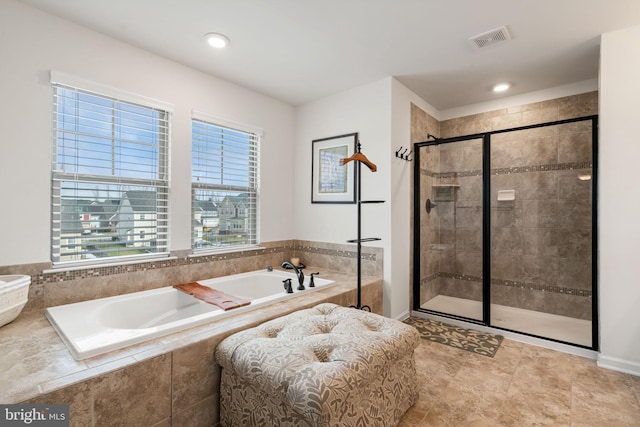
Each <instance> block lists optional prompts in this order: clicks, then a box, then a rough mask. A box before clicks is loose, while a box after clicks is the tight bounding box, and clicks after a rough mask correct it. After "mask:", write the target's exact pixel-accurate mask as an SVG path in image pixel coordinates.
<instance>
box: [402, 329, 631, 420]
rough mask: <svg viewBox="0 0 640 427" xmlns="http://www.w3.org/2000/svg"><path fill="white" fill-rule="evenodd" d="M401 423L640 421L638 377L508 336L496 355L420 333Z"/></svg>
mask: <svg viewBox="0 0 640 427" xmlns="http://www.w3.org/2000/svg"><path fill="white" fill-rule="evenodd" d="M416 367H417V374H418V377H419V382H418V384H419V387H420V398H419V400H418V402H417V403H416V405H414V406H413V407H412V408H411V409H410V410H409V411H408V412H407V413H406V414H405V416H404V417H403V418H402V420H401V423H400V424H399V426H400V427H425V426H455V427H458V426H465V427H466V426H478V427H484V426H495V427H510V426H514V427H522V426H554V427H557V426H560V427H561V426H567V427H569V426H570V427H581V426H585V427H586V426H594V427H601V426H611V427H618V426H635V427H640V377H634V376H631V375H626V374H622V373H619V372H614V371H611V370H607V369H603V368H599V367H598V366H597V365H596V363H595V361H593V360H591V359H586V358H583V357H579V356H574V355H569V354H566V353H560V352H557V351H553V350H549V349H544V348H540V347H536V346H532V345H527V344H523V343H520V342H516V341H511V340H508V339H505V340H504V341H503V342H502V344H501V346H500V349H499V350H498V352H497V353H496V355H495V356H494V357H493V358H490V357H486V356H481V355H477V354H474V353H470V352H467V351H464V350H460V349H456V348H452V347H448V346H446V345H443V344H439V343H435V342H430V341H426V340H423V341H421V343H420V345H419V346H418V348H417V349H416Z"/></svg>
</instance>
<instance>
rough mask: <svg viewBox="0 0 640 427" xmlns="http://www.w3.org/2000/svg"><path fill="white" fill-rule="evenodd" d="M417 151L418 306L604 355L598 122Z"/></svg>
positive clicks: (424, 145) (443, 142)
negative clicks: (597, 262)
mask: <svg viewBox="0 0 640 427" xmlns="http://www.w3.org/2000/svg"><path fill="white" fill-rule="evenodd" d="M414 153H415V170H414V183H415V184H414V192H415V193H414V292H413V309H414V310H415V311H417V312H425V313H430V314H436V315H439V316H445V317H452V318H456V319H459V320H465V321H469V322H474V323H478V324H482V325H487V326H491V327H494V328H501V329H505V330H510V331H514V332H518V333H523V334H528V335H532V336H536V337H541V338H545V339H550V340H554V341H558V342H563V343H568V344H572V345H576V346H581V347H585V348H590V349H597V346H598V340H597V310H596V307H597V304H596V301H595V296H596V290H595V283H596V281H595V277H596V271H595V266H596V265H595V259H596V258H595V251H596V236H597V233H596V206H597V205H596V191H595V189H596V185H595V182H596V177H597V175H596V172H597V171H596V165H597V163H596V156H597V116H589V117H584V118H579V119H571V120H563V121H558V122H553V123H546V124H541V125H533V126H528V127H522V128H516V129H509V130H501V131H494V132H488V133H483V134H476V135H471V136H463V137H456V138H448V139H437V140H434V141H425V142H421V143H417V144H415V147H414Z"/></svg>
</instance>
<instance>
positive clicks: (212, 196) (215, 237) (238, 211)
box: [191, 112, 261, 251]
mask: <svg viewBox="0 0 640 427" xmlns="http://www.w3.org/2000/svg"><path fill="white" fill-rule="evenodd" d="M260 134H261V131H259V130H256V129H252V128H250V127H248V126H243V125H237V124H233V123H228V122H226V121H224V120H221V119H217V118H215V117H210V116H207V115H205V114H204V113H195V112H194V118H193V120H192V153H191V173H192V181H191V187H192V214H193V215H192V223H193V229H192V231H193V232H192V247H193V249H194V251H195V250H211V249H228V248H237V247H243V246H253V245H256V244H257V243H258V241H257V231H256V228H257V200H258V143H259V141H260Z"/></svg>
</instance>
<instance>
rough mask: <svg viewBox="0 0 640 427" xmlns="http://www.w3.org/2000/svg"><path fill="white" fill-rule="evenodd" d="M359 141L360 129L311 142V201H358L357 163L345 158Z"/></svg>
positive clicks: (352, 202) (353, 150)
mask: <svg viewBox="0 0 640 427" xmlns="http://www.w3.org/2000/svg"><path fill="white" fill-rule="evenodd" d="M357 143H358V133H357V132H354V133H347V134H344V135H338V136H331V137H328V138H322V139H314V140H313V141H311V146H312V154H311V203H351V204H354V203H356V191H355V185H356V179H355V173H356V171H355V168H354V166H353V164H354V162H349V163H347V164H346V165H343V164H342V159H344V158H346V157H349V156H351V155H352V154H353V153H354V152H355V150H356V144H357Z"/></svg>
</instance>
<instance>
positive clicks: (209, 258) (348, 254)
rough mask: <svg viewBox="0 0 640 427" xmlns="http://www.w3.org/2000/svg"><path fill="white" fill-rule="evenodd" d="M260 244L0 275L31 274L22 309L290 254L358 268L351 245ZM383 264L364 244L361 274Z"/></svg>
mask: <svg viewBox="0 0 640 427" xmlns="http://www.w3.org/2000/svg"><path fill="white" fill-rule="evenodd" d="M260 246H261V247H260V248H258V249H251V250H244V251H237V252H227V253H219V254H210V255H202V256H188V254H172V255H173V256H172V257H170V258H168V259H160V260H154V261H148V262H141V263H135V264H120V265H114V266H94V267H87V268H81V269H75V270H66V271H65V270H60V269H59V270H55V269H51V264H50V263H39V264H21V265H4V266H0V274H28V275H30V276H31V286H30V288H29V302H28V303H27V305H26V307H25V310H37V309H43V308H46V307H53V306H56V305H61V304H69V303H73V302H79V301H86V300H92V299H97V298H104V297H109V296H114V295H121V294H126V293H130V292H137V291H143V290H148V289H155V288H160V287H163V286H170V285H175V284H180V283H187V282H192V281H196V280H204V279H210V278H213V277H220V276H226V275H229V274H235V273H244V272H247V271H254V270H260V269H263V268H267V266H273V267H277V266H280V264H281V263H282V262H283V261H286V260H289V259H290V258H291V257H293V256H296V257H299V258H300V261H301V262H302V263H304V264H306V265H309V266H313V267H317V268H318V269H319V270H322V269H329V270H333V271H338V272H344V273H352V274H355V272H356V258H357V252H356V246H355V245H350V244H335V243H324V242H310V241H302V240H283V241H277V242H263V243H261V245H260ZM382 265H383V250H382V249H381V248H373V247H363V248H362V274H363V275H365V276H372V277H382Z"/></svg>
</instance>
